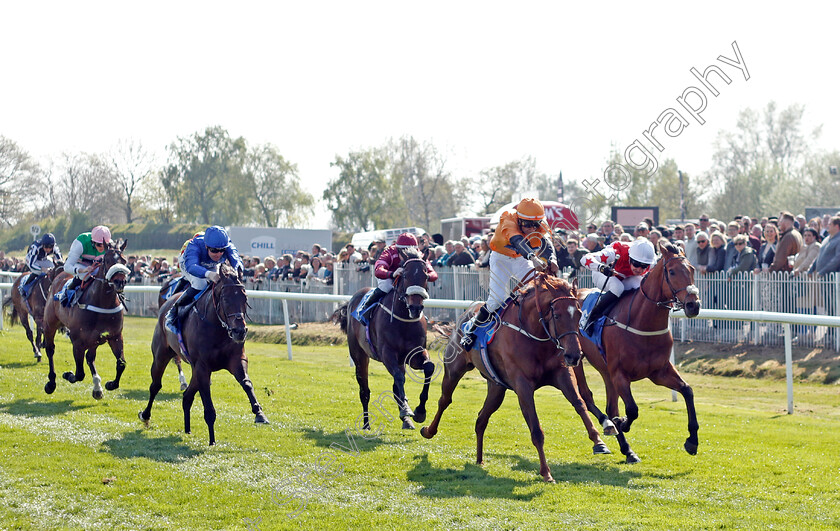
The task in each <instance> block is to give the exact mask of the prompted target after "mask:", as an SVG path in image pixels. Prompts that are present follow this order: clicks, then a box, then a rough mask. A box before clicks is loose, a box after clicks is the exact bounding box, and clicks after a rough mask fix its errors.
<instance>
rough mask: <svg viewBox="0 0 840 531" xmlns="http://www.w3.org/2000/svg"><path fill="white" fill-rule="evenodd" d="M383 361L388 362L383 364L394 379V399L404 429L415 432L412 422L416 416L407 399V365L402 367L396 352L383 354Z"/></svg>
mask: <svg viewBox="0 0 840 531" xmlns="http://www.w3.org/2000/svg"><path fill="white" fill-rule="evenodd" d="M383 350H385V349H383ZM382 359H383V360H387V361H384V362H383V363H384V364H385V368H386V369H388V372H389V373H391V376H393V377H394V386H393V393H394V399H395V400H396V401H397V405H398V406H399V409H400V419H401V420H402V421H403V429H404V430H413V429H414V424H413V423H412V422H411V417H413V416H414V412H413V411H412V410H411V406H409V405H408V400H407V399H406V397H405V365H401V364H400V363H399V362H398V361H397V353H396V352H394V351H385V352H383V353H382Z"/></svg>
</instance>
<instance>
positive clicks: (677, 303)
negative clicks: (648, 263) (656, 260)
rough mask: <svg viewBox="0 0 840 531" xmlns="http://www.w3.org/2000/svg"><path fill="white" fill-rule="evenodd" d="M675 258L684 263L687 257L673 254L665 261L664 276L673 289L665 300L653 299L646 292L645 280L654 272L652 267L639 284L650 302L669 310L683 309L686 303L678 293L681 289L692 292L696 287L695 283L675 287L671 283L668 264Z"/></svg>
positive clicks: (669, 287) (640, 289) (663, 265)
mask: <svg viewBox="0 0 840 531" xmlns="http://www.w3.org/2000/svg"><path fill="white" fill-rule="evenodd" d="M674 260H679V261H680V262H681V263H682V262H684V261H685V257H683V256H672V257H671V258H669V259H668V260H667V261H665V263H664V264H662V276H664V277H665V283H666V284H668V289H669V290H671V297H669V298H667V299H665V300H664V301H658V300H654V299H652V298H651V297H650V296H648V294H647V293H645V282H646V281H647V279H648V276H650V274H651V273H652V272H653V270H652V269H651V270H650V271H648V273H647V274H646V275H645V276H644V278H643V279H642V283H641V284H640V285H639V291H641V292H642V295H644V296H645V298H646V299H647V300H649V301H650V302H652V303H654V304H656V306H657V307H658V308H668V309H669V310H674V309H677V310H681V309H683V308H684V307H685V304H684V303H683V302H682V301H681V300H679V299H678V298H677V294H678V293H680V292H681V291H686V292H687V293H688V294H691V292H692V290H691V288H693V287H694V285H693V284H692V285H690V286H686V287H684V288H680V289H674V286H673V285H672V284H671V279H670V276H669V275H668V264H670V263H671V262H672V261H674ZM694 289H695V290H696V289H697V288H694Z"/></svg>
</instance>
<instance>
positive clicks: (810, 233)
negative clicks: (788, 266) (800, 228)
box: [793, 227, 822, 275]
mask: <svg viewBox="0 0 840 531" xmlns="http://www.w3.org/2000/svg"><path fill="white" fill-rule="evenodd" d="M818 234H819V233H818V232H817V230H816V229H812V228H811V227H808V228H807V229H805V231H804V232H803V233H802V239H803V245H802V249H801V250H800V251H799V254H797V255H796V258H794V259H793V274H794V275H799V274H801V273H804V272H806V271H808V268H810V267H811V265H812V264H813V263H814V262H815V261H816V260H817V256H819V254H820V247H821V246H822V245H821V244H820V242H818V241H817V236H818Z"/></svg>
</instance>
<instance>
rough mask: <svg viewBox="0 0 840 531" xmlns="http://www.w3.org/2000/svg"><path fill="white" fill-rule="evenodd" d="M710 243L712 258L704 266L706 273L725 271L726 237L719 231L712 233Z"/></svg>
mask: <svg viewBox="0 0 840 531" xmlns="http://www.w3.org/2000/svg"><path fill="white" fill-rule="evenodd" d="M736 228H737V227H736ZM710 241H711V243H712V252H714V258H713V260H712V261H710V262H709V264H708V265H707V266H706V273H716V272H718V271H726V236H724V235H723V233H722V232H720V231H719V230H716V231H714V232H713V233H712V236H711V238H710ZM733 254H734V253H733ZM733 258H734V256H733Z"/></svg>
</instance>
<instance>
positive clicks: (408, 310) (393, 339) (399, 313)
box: [332, 249, 435, 430]
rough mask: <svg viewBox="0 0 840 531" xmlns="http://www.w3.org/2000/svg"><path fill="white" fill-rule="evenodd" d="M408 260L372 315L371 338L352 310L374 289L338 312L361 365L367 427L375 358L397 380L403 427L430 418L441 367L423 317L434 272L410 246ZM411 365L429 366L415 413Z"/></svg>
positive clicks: (366, 425) (358, 295)
mask: <svg viewBox="0 0 840 531" xmlns="http://www.w3.org/2000/svg"><path fill="white" fill-rule="evenodd" d="M406 253H407V255H406V256H407V260H405V261H404V262H403V263H402V265H401V267H402V268H403V269H404V271H403V274H402V275H401V276H400V277H399V279H398V280H397V281H396V285H395V286H394V289H393V290H391V291H390V292H389V293H388V294H387V295H385V296H384V297H383V298H382V300H381V301H379V303H378V304H379V308H377V309H375V310H374V311H373V313H372V314H370V315H371V322H370V341H371V343H373V346H371V344H370V343H368V341H367V338H366V335H365V327H364V325H363V324H362V323H360V322H359V321H357V320H356V319H355V318H353V317H352V316H351V315H350V313H351V312H352V311H353V310H354V309H355V308H356V307H357V306H358V305H359V302H360V301H361V300H362V297H363V296H364V294H365V293H367V292H368V291H369V290H370V289H371V288H362V289H361V290H359V291H357V292H356V294H355V295H353V297H352V298H351V299H350V302H348V303H347V304H345V305H343V306H341V307H340V308H339V309H338V310H336V311H335V313H333V315H332V320H333V322H336V323H338V324H339V325H340V326H341V331H342V332H345V333H346V334H347V344H348V347H349V349H350V357H351V358H352V359H353V363H354V364H355V365H356V381H357V382H358V383H359V400H361V402H362V410H363V412H364V429H366V430H369V429H370V423H369V415H368V404H369V402H370V387H369V386H368V363H369V358H372V359H374V360H376V361H380V362H382V364H383V365H385V368H386V369H387V370H388V372H389V373H390V374H391V376H393V378H394V386H393V397H394V400H396V402H397V405H398V407H399V410H400V413H399V414H400V419H401V420H402V421H403V425H402V427H403V429H414V423H413V422H412V420H411V419H412V417H413V418H414V419H415V420H416V421H417V422H423V421H424V420H426V400H427V399H428V398H429V384H430V383H431V379H432V376H433V374H434V371H435V365H434V363H432V361H431V360H430V359H429V352H428V351H427V350H426V317H425V316H424V315H423V301H424V300H426V299H427V298H428V297H429V293H428V292H427V291H426V284H427V282H428V274H427V272H426V261H425V260H424V259H423V258H421V256H420V253H419V251H415V250H413V249H407V250H406ZM406 363H407V364H408V366H409V367H411V368H412V369H414V370H421V369H422V370H423V374H424V380H423V390H422V391H421V392H420V404H419V405H418V406H417V408H416V409H415V410H414V411H412V410H411V407H409V405H408V399H407V398H406V396H405V366H406Z"/></svg>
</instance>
